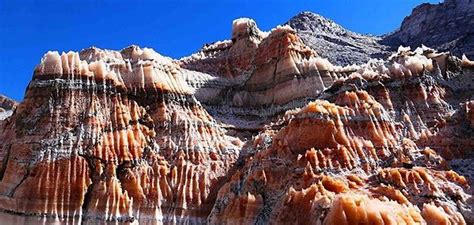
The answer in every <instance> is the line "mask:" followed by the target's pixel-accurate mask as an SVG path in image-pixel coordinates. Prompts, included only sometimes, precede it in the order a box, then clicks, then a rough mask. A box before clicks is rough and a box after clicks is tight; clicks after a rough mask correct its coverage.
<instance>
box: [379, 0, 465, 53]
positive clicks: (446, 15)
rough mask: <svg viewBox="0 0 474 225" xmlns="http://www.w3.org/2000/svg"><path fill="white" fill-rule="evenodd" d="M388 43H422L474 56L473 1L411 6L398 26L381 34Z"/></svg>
mask: <svg viewBox="0 0 474 225" xmlns="http://www.w3.org/2000/svg"><path fill="white" fill-rule="evenodd" d="M384 42H385V43H386V44H389V45H397V46H398V45H404V46H411V47H416V46H420V45H421V44H424V45H426V46H429V47H432V48H436V49H439V50H442V51H451V52H452V53H453V54H456V55H458V56H461V55H462V54H466V55H467V56H468V57H470V58H474V2H473V1H471V0H445V1H444V2H443V3H438V4H430V3H424V4H421V5H419V6H417V7H416V8H414V9H413V12H412V13H411V15H409V16H407V17H406V18H405V19H404V20H403V22H402V25H401V27H400V29H399V30H398V31H396V32H394V33H393V34H390V35H388V36H387V37H385V38H384Z"/></svg>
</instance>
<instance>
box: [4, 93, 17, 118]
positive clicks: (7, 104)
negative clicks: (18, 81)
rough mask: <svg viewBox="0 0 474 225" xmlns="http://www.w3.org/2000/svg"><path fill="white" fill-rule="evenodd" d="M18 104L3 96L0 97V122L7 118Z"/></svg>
mask: <svg viewBox="0 0 474 225" xmlns="http://www.w3.org/2000/svg"><path fill="white" fill-rule="evenodd" d="M17 105H18V103H17V102H16V101H14V100H12V99H10V98H8V97H6V96H4V95H0V121H1V120H4V119H5V118H7V117H9V116H10V115H11V114H12V113H13V110H15V108H16V106H17Z"/></svg>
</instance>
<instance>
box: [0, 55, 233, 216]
mask: <svg viewBox="0 0 474 225" xmlns="http://www.w3.org/2000/svg"><path fill="white" fill-rule="evenodd" d="M183 72H185V71H183V70H181V69H180V68H179V67H178V66H176V65H175V64H173V63H172V61H171V60H169V59H168V58H165V57H163V56H161V55H159V54H157V53H156V52H154V51H153V50H151V49H147V48H145V49H140V48H138V47H136V46H131V47H129V48H125V49H123V50H122V51H120V52H118V51H109V50H101V49H97V48H90V49H86V50H83V51H82V52H80V53H79V54H78V53H75V52H69V53H67V54H66V53H63V54H62V55H59V54H58V53H57V52H48V53H47V54H45V55H44V57H43V59H42V60H41V63H40V64H39V65H38V66H37V68H36V69H35V74H34V77H33V80H32V81H31V82H30V84H29V86H28V90H27V92H26V97H25V99H24V101H23V102H22V103H20V104H19V105H18V108H17V110H16V111H15V113H14V114H13V115H12V116H11V117H10V118H8V119H7V121H6V122H5V123H4V124H2V125H3V126H2V128H1V129H0V138H1V140H2V143H1V144H0V159H1V160H0V161H1V162H2V164H1V170H0V172H1V174H0V175H1V182H0V207H1V208H2V209H3V210H8V211H12V212H16V213H22V214H27V215H30V214H32V215H48V216H51V217H60V218H67V217H77V216H79V217H83V218H94V219H101V220H134V219H146V218H149V219H154V220H158V221H161V222H172V221H174V222H185V221H188V222H192V221H194V222H196V223H199V222H202V221H203V220H205V218H206V216H207V214H208V213H209V211H210V210H211V208H212V206H213V201H214V199H215V196H216V193H217V190H219V186H220V185H222V180H223V179H226V178H225V175H227V174H228V173H231V171H230V170H231V167H232V166H233V163H234V162H235V160H236V159H237V157H238V154H239V149H240V148H241V146H240V145H241V144H240V141H239V140H238V139H236V138H232V137H229V136H227V135H225V131H224V130H223V129H222V128H220V127H219V126H218V125H217V124H216V123H215V121H214V120H213V119H212V118H211V117H210V116H209V115H208V114H207V112H206V111H205V110H204V109H203V108H202V106H201V105H200V104H199V102H198V101H197V100H196V99H195V98H194V96H193V95H191V94H190V93H189V87H188V86H187V84H186V83H185V82H184V80H183V78H182V75H180V74H181V73H183Z"/></svg>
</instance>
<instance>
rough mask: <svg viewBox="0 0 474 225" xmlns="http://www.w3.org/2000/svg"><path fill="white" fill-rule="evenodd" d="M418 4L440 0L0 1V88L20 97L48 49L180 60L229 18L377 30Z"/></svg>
mask: <svg viewBox="0 0 474 225" xmlns="http://www.w3.org/2000/svg"><path fill="white" fill-rule="evenodd" d="M423 2H431V3H438V2H439V0H435V1H433V0H424V1H423V0H383V1H382V0H360V1H355V0H300V1H295V0H284V1H283V0H281V1H278V0H274V1H270V0H267V1H257V0H252V1H250V0H242V1H230V0H216V1H197V0H195V1H182V0H175V1H138V0H137V1H128V2H123V1H71V0H70V1H65V0H64V1H56V2H53V1H29V0H24V1H20V0H18V1H8V0H0V93H1V94H5V95H7V96H9V97H11V98H14V99H16V100H21V99H22V98H23V95H24V92H25V89H26V87H27V85H28V82H29V81H30V80H31V77H32V71H33V69H34V66H35V65H36V64H37V63H38V62H39V61H40V59H41V57H42V55H43V54H44V53H45V52H47V51H48V50H57V51H60V52H61V51H69V50H75V51H79V50H81V49H83V48H86V47H89V46H97V47H100V48H108V49H121V48H124V47H126V46H128V45H131V44H137V45H139V46H142V47H152V48H154V49H155V50H156V51H157V52H159V53H161V54H162V55H166V56H170V57H173V58H180V57H182V56H186V55H189V54H191V53H193V52H195V51H197V50H198V49H199V48H200V47H201V46H202V45H204V44H205V43H209V42H213V41H217V40H223V39H229V38H230V33H231V24H232V20H234V19H236V18H239V17H250V18H253V19H254V20H255V21H256V22H257V24H258V26H259V28H260V29H261V30H269V29H271V28H273V27H275V26H276V25H278V24H283V23H285V22H286V21H288V19H290V18H291V17H293V16H294V15H296V14H298V13H299V12H301V11H312V12H315V13H318V14H321V15H323V16H325V17H328V18H330V19H332V20H334V21H335V22H337V23H339V24H341V25H342V26H344V27H346V28H348V29H350V30H352V31H356V32H360V33H370V34H377V35H378V34H384V33H387V32H390V31H393V30H394V29H396V28H398V27H399V26H400V23H401V21H402V20H403V18H404V17H405V16H407V15H409V14H410V12H411V10H412V8H413V7H414V6H416V5H418V4H421V3H423ZM316 50H317V49H316Z"/></svg>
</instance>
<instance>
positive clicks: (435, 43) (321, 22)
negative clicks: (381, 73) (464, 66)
mask: <svg viewBox="0 0 474 225" xmlns="http://www.w3.org/2000/svg"><path fill="white" fill-rule="evenodd" d="M473 21H474V2H472V1H471V0H446V1H445V2H443V3H438V4H430V3H423V4H421V5H419V6H417V7H416V8H414V9H413V11H412V13H411V14H410V15H408V16H407V17H406V18H405V19H404V20H403V22H402V24H401V26H400V28H399V29H397V30H396V31H394V32H393V33H390V34H386V35H383V36H371V35H364V34H358V33H355V32H352V31H349V30H347V29H345V28H343V27H341V26H340V25H338V24H336V23H335V22H333V21H331V20H329V19H327V18H324V17H323V16H320V15H318V14H315V13H312V12H302V13H300V14H298V15H296V16H295V17H293V18H291V19H290V20H289V21H288V22H287V24H288V25H289V26H291V27H292V28H293V29H295V31H296V33H297V34H298V36H299V37H301V39H302V40H303V42H304V43H305V44H306V45H308V46H309V47H311V48H313V49H316V50H317V52H318V53H319V54H320V55H321V56H323V57H325V58H327V59H328V60H329V61H330V62H331V63H334V64H337V65H352V64H362V63H366V62H367V61H369V59H372V58H381V59H383V58H386V57H387V56H388V55H389V54H390V52H391V51H393V50H396V48H398V46H400V45H403V46H410V47H412V48H416V47H418V46H421V45H426V46H428V47H432V48H435V49H438V50H440V51H449V52H451V53H452V54H455V55H456V56H458V57H461V56H462V55H463V54H466V55H467V56H468V57H469V58H474V22H473Z"/></svg>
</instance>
